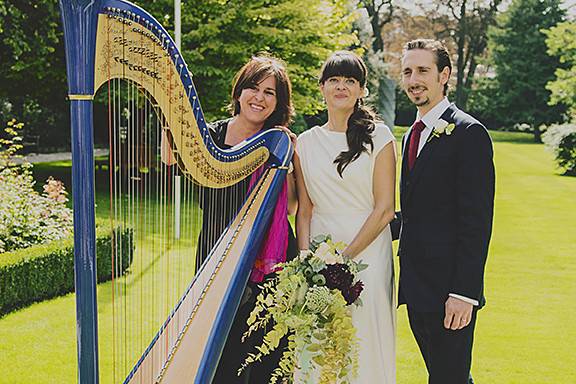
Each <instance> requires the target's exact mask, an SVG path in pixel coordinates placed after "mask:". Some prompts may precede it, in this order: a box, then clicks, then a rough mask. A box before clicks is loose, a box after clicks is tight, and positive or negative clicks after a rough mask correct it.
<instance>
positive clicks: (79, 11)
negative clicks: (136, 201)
mask: <svg viewBox="0 0 576 384" xmlns="http://www.w3.org/2000/svg"><path fill="white" fill-rule="evenodd" d="M59 2H60V9H61V13H62V23H63V25H64V40H65V44H66V68H67V73H68V92H69V99H70V121H71V131H72V132H71V133H72V193H73V197H74V207H73V208H74V281H75V288H76V332H77V349H78V382H79V383H82V384H97V383H98V324H97V319H98V312H97V308H96V234H95V220H94V147H93V122H92V98H93V95H94V55H95V49H96V43H95V42H96V25H97V16H98V10H99V9H100V4H101V0H60V1H59Z"/></svg>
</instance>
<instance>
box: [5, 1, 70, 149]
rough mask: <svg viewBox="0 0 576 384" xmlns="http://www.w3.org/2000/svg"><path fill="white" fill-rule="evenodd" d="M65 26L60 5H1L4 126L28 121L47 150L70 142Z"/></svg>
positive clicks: (11, 3)
mask: <svg viewBox="0 0 576 384" xmlns="http://www.w3.org/2000/svg"><path fill="white" fill-rule="evenodd" d="M60 24H61V23H60V13H59V9H58V2H57V1H45V0H44V1H19V0H0V52H1V53H0V83H1V84H2V87H0V123H5V122H7V121H8V120H9V119H10V118H12V117H15V118H17V119H18V120H19V121H26V122H27V127H26V130H25V135H30V134H34V135H41V137H42V138H41V140H42V141H41V142H42V143H43V145H45V146H46V145H47V146H59V145H60V146H61V145H62V144H63V143H66V142H67V141H68V140H67V137H69V133H68V123H67V122H68V103H67V102H66V94H67V91H66V66H65V61H64V41H63V39H62V37H63V35H62V28H61V26H60Z"/></svg>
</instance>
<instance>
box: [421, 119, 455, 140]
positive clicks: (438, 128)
mask: <svg viewBox="0 0 576 384" xmlns="http://www.w3.org/2000/svg"><path fill="white" fill-rule="evenodd" d="M454 128H456V125H455V124H454V123H448V122H447V121H446V120H442V119H440V120H438V122H437V123H436V124H435V125H434V128H433V129H432V134H431V135H430V137H429V138H428V141H430V140H432V139H433V138H435V137H438V138H439V137H440V136H442V135H446V136H450V135H451V134H452V131H453V130H454ZM428 141H426V142H428Z"/></svg>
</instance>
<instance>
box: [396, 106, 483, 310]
mask: <svg viewBox="0 0 576 384" xmlns="http://www.w3.org/2000/svg"><path fill="white" fill-rule="evenodd" d="M448 107H450V102H449V101H448V98H447V97H445V98H444V99H442V101H440V102H439V103H438V104H436V105H435V106H434V107H433V108H432V109H431V110H429V111H428V112H427V113H426V114H425V115H424V116H420V112H418V113H417V114H416V121H418V120H422V122H423V123H424V125H426V128H424V129H423V130H422V133H421V135H420V142H419V143H418V154H417V156H419V155H420V152H421V151H422V148H424V145H426V142H427V141H428V138H429V137H430V135H431V134H432V130H433V129H434V127H435V126H436V125H438V122H439V120H440V117H442V115H443V114H444V112H445V111H446V110H447V109H448ZM411 130H412V128H410V130H409V131H408V134H407V135H405V136H404V145H406V140H407V138H408V136H409V134H410V131H411ZM449 296H451V297H454V298H456V299H460V300H462V301H465V302H467V303H470V304H472V305H475V306H478V305H479V303H478V300H474V299H471V298H469V297H466V296H462V295H458V294H456V293H450V294H449Z"/></svg>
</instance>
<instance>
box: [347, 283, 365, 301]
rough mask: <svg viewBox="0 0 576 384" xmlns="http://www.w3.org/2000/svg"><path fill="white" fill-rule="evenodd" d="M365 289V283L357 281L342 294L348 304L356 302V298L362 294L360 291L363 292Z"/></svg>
mask: <svg viewBox="0 0 576 384" xmlns="http://www.w3.org/2000/svg"><path fill="white" fill-rule="evenodd" d="M363 289H364V283H362V282H361V281H357V282H356V284H354V285H353V286H351V287H350V288H349V289H347V290H345V291H342V296H344V299H345V300H346V304H348V305H350V304H352V303H353V302H355V301H356V299H358V296H360V293H362V290H363Z"/></svg>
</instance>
